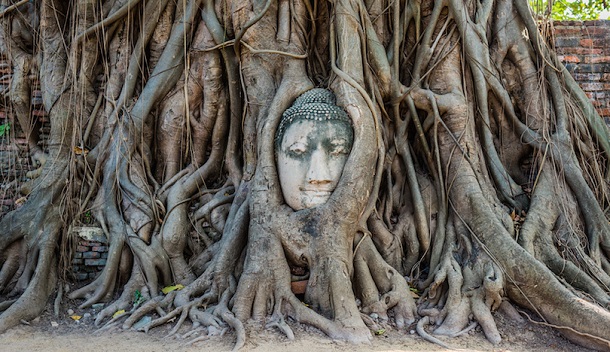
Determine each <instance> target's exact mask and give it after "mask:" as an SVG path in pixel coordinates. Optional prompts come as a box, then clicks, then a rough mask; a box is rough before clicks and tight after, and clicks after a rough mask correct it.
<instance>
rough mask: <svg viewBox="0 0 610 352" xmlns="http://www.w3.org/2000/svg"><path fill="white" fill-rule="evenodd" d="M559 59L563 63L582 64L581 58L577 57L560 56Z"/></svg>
mask: <svg viewBox="0 0 610 352" xmlns="http://www.w3.org/2000/svg"><path fill="white" fill-rule="evenodd" d="M558 59H559V60H560V61H561V62H572V63H579V62H580V58H579V57H578V56H576V55H560V56H559V57H558Z"/></svg>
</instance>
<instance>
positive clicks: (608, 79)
mask: <svg viewBox="0 0 610 352" xmlns="http://www.w3.org/2000/svg"><path fill="white" fill-rule="evenodd" d="M601 80H602V81H604V82H610V73H604V74H602V78H601Z"/></svg>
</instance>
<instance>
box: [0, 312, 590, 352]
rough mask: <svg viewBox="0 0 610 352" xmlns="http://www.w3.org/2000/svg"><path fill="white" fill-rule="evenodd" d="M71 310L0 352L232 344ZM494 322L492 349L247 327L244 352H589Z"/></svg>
mask: <svg viewBox="0 0 610 352" xmlns="http://www.w3.org/2000/svg"><path fill="white" fill-rule="evenodd" d="M62 309H64V310H66V312H67V309H72V310H74V312H70V313H72V314H73V315H82V316H84V317H83V318H81V319H80V321H79V322H76V321H74V320H73V319H71V318H70V317H69V316H68V313H66V312H63V313H61V314H60V316H59V317H55V316H54V315H53V314H52V313H50V310H49V311H48V312H46V313H45V314H44V315H43V316H42V317H40V318H37V319H35V320H34V321H31V322H29V325H25V324H24V325H21V326H18V327H16V328H13V329H11V330H9V331H8V332H6V333H4V334H2V335H0V351H7V352H8V351H11V352H12V351H31V352H35V351H49V352H60V351H61V352H64V351H65V352H75V351H86V352H103V351H130V352H132V351H133V352H139V351H142V352H144V351H146V352H168V351H171V352H174V351H215V352H220V351H230V350H231V349H232V347H233V344H234V342H235V335H234V334H233V333H231V332H228V333H226V334H225V335H224V336H213V337H206V338H204V340H202V341H199V342H196V343H194V344H188V342H190V341H192V339H194V338H196V337H197V336H199V335H193V336H191V337H188V338H182V337H165V336H166V335H167V334H168V332H169V331H170V330H171V329H172V327H173V324H167V325H165V326H161V327H158V328H155V329H152V330H151V331H150V332H148V333H144V332H138V331H133V330H132V331H120V330H119V329H118V328H110V329H106V330H104V331H103V332H102V331H96V329H97V328H96V327H94V326H93V320H94V318H93V317H94V316H95V311H94V310H92V309H87V310H84V311H79V310H78V309H77V308H76V307H73V308H69V307H62ZM86 313H89V315H85V314H86ZM496 321H497V323H498V327H499V329H500V334H501V335H502V342H501V343H500V344H499V345H498V346H493V345H491V344H490V343H489V342H487V340H486V339H485V337H484V335H483V333H482V332H481V331H480V329H479V328H476V329H474V330H472V331H470V332H469V333H467V334H465V335H462V336H460V337H456V338H442V337H441V338H440V339H441V340H442V341H444V342H445V343H446V344H447V345H449V346H450V347H451V348H452V349H451V350H448V349H445V348H442V347H440V346H438V345H435V344H432V343H430V342H427V341H425V340H423V339H422V338H421V337H419V336H418V335H417V334H416V333H415V332H414V331H412V330H409V329H407V330H406V331H396V330H391V329H388V330H387V331H386V332H385V333H383V334H381V335H378V336H375V337H374V340H373V342H372V343H371V344H370V345H351V344H347V343H339V342H333V341H332V340H330V339H329V338H328V337H326V336H325V335H323V334H322V333H321V332H319V331H318V330H316V329H313V328H311V327H305V326H303V325H300V324H297V323H291V324H290V325H291V327H292V329H293V331H294V333H295V339H294V340H293V341H289V340H288V339H287V338H286V337H284V336H283V335H282V334H281V333H280V332H279V331H278V330H275V329H264V328H262V327H260V326H258V327H257V326H248V327H247V331H248V336H247V341H246V345H245V347H244V348H243V349H242V351H265V352H280V351H281V352H284V351H299V352H301V351H306V352H314V351H345V352H347V351H387V352H396V351H452V350H461V351H513V352H524V351H528V352H529V351H562V352H564V351H565V352H568V351H570V352H573V351H575V352H584V351H591V350H589V349H586V348H583V347H580V346H577V345H574V344H572V343H570V342H569V341H567V340H566V339H564V338H563V337H562V336H561V335H560V334H559V333H558V332H557V331H556V330H554V329H551V328H549V327H546V326H543V325H541V324H534V323H532V322H515V321H512V320H509V318H508V317H505V316H503V315H501V314H500V313H496ZM189 330H190V325H189V324H185V326H183V327H182V328H181V330H180V331H179V334H177V335H180V336H183V335H184V334H186V333H187V332H188V331H189Z"/></svg>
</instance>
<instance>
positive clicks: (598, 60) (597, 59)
mask: <svg viewBox="0 0 610 352" xmlns="http://www.w3.org/2000/svg"><path fill="white" fill-rule="evenodd" d="M585 63H588V64H606V63H610V56H587V57H585Z"/></svg>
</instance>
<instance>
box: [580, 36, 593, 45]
mask: <svg viewBox="0 0 610 352" xmlns="http://www.w3.org/2000/svg"><path fill="white" fill-rule="evenodd" d="M580 45H582V46H593V39H591V38H585V39H581V40H580Z"/></svg>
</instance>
